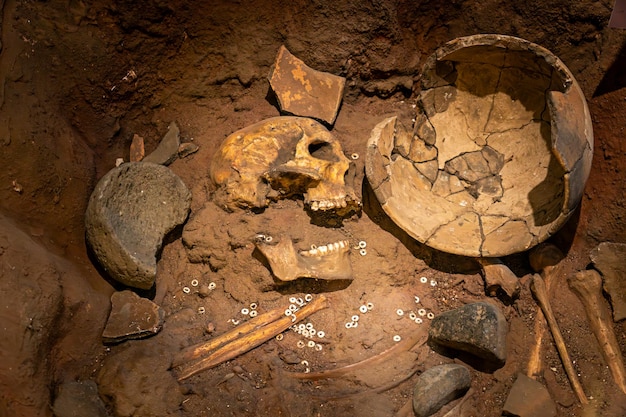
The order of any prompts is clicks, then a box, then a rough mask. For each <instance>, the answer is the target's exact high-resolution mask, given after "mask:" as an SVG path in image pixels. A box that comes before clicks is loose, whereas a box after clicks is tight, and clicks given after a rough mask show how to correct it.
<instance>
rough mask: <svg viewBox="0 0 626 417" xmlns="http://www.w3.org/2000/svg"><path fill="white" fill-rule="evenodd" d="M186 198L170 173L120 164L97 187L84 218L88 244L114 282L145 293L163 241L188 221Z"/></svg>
mask: <svg viewBox="0 0 626 417" xmlns="http://www.w3.org/2000/svg"><path fill="white" fill-rule="evenodd" d="M190 207H191V192H190V191H189V190H188V189H187V186H185V184H184V183H183V181H182V180H181V179H180V178H179V177H178V176H177V175H175V174H174V173H173V172H172V171H171V170H170V169H169V168H167V167H165V166H163V165H159V164H153V163H149V162H131V163H126V164H122V165H120V166H119V167H116V168H113V169H112V170H111V171H109V172H108V173H107V174H106V175H104V177H102V179H100V181H99V182H98V184H97V185H96V187H95V189H94V191H93V193H92V194H91V197H90V199H89V204H88V206H87V212H86V213H85V229H86V237H87V243H88V245H89V247H90V248H91V250H92V251H93V253H94V255H95V257H96V258H97V260H98V262H99V263H100V265H101V266H102V267H103V268H104V270H105V271H106V272H107V273H108V274H109V275H110V276H111V278H113V279H115V280H116V281H118V282H120V283H122V284H124V285H127V286H130V287H135V288H141V289H150V288H151V287H152V286H153V284H154V280H155V277H156V270H157V259H156V256H157V253H158V252H159V250H160V249H161V246H162V244H163V238H164V237H165V236H166V235H167V234H168V233H169V232H171V231H172V230H173V229H174V228H175V227H176V226H178V225H180V224H182V223H183V222H185V220H186V219H187V216H188V214H189V209H190Z"/></svg>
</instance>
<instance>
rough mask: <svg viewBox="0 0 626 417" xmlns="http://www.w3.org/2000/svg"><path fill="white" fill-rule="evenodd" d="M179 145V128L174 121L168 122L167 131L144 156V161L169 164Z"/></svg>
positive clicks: (176, 154)
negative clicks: (157, 144) (148, 153)
mask: <svg viewBox="0 0 626 417" xmlns="http://www.w3.org/2000/svg"><path fill="white" fill-rule="evenodd" d="M179 146H180V129H178V125H176V122H172V123H170V125H169V126H168V128H167V133H166V134H165V136H163V139H161V142H160V143H159V146H157V148H156V149H155V150H154V151H152V153H150V155H148V156H146V157H145V158H144V159H143V161H144V162H153V163H155V164H161V165H169V164H171V163H172V162H174V160H175V159H176V157H177V156H178V147H179Z"/></svg>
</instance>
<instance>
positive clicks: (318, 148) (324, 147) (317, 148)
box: [309, 142, 339, 162]
mask: <svg viewBox="0 0 626 417" xmlns="http://www.w3.org/2000/svg"><path fill="white" fill-rule="evenodd" d="M309 153H310V154H311V156H312V157H314V158H317V159H323V160H324V161H331V162H339V158H338V157H337V154H336V152H334V150H333V146H332V145H331V144H330V143H328V142H313V143H311V144H310V145H309Z"/></svg>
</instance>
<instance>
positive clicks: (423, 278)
mask: <svg viewBox="0 0 626 417" xmlns="http://www.w3.org/2000/svg"><path fill="white" fill-rule="evenodd" d="M420 282H421V283H422V284H426V283H427V282H428V278H426V277H421V278H420Z"/></svg>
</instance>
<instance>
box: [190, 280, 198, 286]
mask: <svg viewBox="0 0 626 417" xmlns="http://www.w3.org/2000/svg"><path fill="white" fill-rule="evenodd" d="M191 286H192V287H197V286H198V280H197V279H192V280H191Z"/></svg>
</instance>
